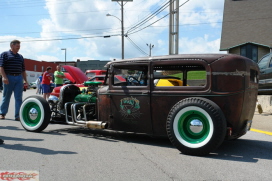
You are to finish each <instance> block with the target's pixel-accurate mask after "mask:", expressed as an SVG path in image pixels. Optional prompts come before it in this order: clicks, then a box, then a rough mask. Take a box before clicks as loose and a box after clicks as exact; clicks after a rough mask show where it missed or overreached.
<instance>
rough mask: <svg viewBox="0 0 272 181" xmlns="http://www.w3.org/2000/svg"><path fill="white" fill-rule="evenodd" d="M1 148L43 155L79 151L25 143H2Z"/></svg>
mask: <svg viewBox="0 0 272 181" xmlns="http://www.w3.org/2000/svg"><path fill="white" fill-rule="evenodd" d="M0 147H1V148H4V149H8V150H18V151H27V152H35V153H40V154H43V155H57V154H77V152H72V151H55V150H50V149H47V148H40V147H33V146H26V145H23V144H6V143H5V144H3V145H0Z"/></svg>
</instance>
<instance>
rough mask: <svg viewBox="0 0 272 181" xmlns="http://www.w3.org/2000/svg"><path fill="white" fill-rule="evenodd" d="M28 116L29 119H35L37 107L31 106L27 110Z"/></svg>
mask: <svg viewBox="0 0 272 181" xmlns="http://www.w3.org/2000/svg"><path fill="white" fill-rule="evenodd" d="M28 114H29V118H30V119H31V120H35V119H37V117H38V111H37V109H35V108H32V109H30V111H29V113H28Z"/></svg>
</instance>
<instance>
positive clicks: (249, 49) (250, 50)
mask: <svg viewBox="0 0 272 181" xmlns="http://www.w3.org/2000/svg"><path fill="white" fill-rule="evenodd" d="M240 54H241V55H242V56H245V57H247V58H250V59H252V60H253V61H254V62H258V46H257V45H253V44H251V43H247V44H245V45H243V46H241V49H240Z"/></svg>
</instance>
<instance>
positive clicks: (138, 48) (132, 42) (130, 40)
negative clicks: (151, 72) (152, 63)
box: [127, 36, 148, 56]
mask: <svg viewBox="0 0 272 181" xmlns="http://www.w3.org/2000/svg"><path fill="white" fill-rule="evenodd" d="M127 39H128V40H129V42H130V43H131V44H132V45H133V46H134V47H135V48H136V49H137V50H139V52H141V53H142V54H143V55H145V56H148V53H146V52H145V51H143V50H142V49H141V48H140V47H139V46H138V45H137V44H136V43H135V42H134V41H133V40H132V39H131V38H129V37H128V36H127Z"/></svg>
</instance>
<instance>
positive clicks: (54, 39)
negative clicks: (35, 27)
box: [0, 34, 120, 43]
mask: <svg viewBox="0 0 272 181" xmlns="http://www.w3.org/2000/svg"><path fill="white" fill-rule="evenodd" d="M111 36H120V34H115V35H99V36H84V37H74V38H72V37H71V38H51V39H29V40H20V41H21V42H38V41H59V40H78V39H85V38H86V39H87V38H99V37H100V38H106V37H111ZM8 42H10V41H0V43H8Z"/></svg>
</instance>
